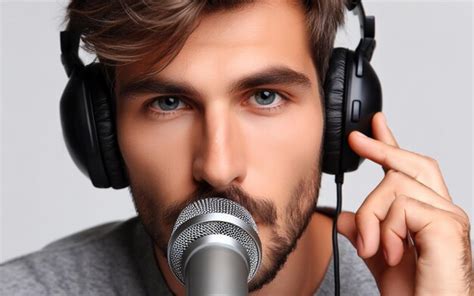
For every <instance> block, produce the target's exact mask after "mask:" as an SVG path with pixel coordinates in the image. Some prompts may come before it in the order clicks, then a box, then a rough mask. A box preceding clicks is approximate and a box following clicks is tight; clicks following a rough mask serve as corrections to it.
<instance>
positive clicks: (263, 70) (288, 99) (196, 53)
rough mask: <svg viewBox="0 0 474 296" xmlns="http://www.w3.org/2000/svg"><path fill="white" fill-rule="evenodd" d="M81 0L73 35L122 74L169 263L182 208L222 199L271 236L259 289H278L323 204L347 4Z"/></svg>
mask: <svg viewBox="0 0 474 296" xmlns="http://www.w3.org/2000/svg"><path fill="white" fill-rule="evenodd" d="M77 2H78V4H75V2H73V3H72V4H71V5H70V17H71V22H70V25H71V26H79V27H81V28H82V30H83V31H84V33H85V41H86V42H87V43H86V44H87V45H88V46H89V47H90V48H92V49H94V50H95V51H96V52H97V54H98V56H99V58H100V59H101V60H102V61H105V62H106V63H108V64H110V65H113V67H114V73H115V74H114V75H115V86H114V91H115V95H116V122H117V138H118V142H119V147H120V150H121V152H122V156H123V159H124V161H125V166H126V168H127V172H128V175H129V180H130V189H131V192H132V195H133V198H134V202H135V206H136V208H137V211H138V214H139V216H140V218H141V220H142V222H143V224H144V225H145V228H146V230H147V232H148V233H149V234H150V236H151V237H152V239H153V241H154V243H155V246H156V249H157V250H158V252H159V253H160V255H163V256H164V255H165V254H166V252H165V250H166V244H167V241H168V239H169V236H170V233H171V228H172V225H173V223H174V219H176V217H177V215H178V214H179V211H180V210H181V209H183V208H184V207H185V206H186V205H187V204H188V203H190V202H192V201H193V200H195V199H197V198H203V197H206V196H222V197H225V198H230V199H232V200H235V201H237V202H239V203H241V204H242V205H244V206H245V207H246V208H247V209H248V210H249V211H250V212H251V214H252V215H253V216H254V218H255V220H256V222H257V225H258V227H259V232H260V237H261V240H262V247H263V262H262V267H261V268H260V270H259V272H258V273H257V275H256V277H255V279H254V280H253V282H252V283H251V287H250V288H251V290H252V289H257V288H259V287H261V286H262V285H263V284H265V283H267V282H269V281H271V279H272V278H273V277H274V276H275V275H276V273H277V272H278V270H279V269H280V268H281V266H282V265H283V264H284V262H285V260H286V258H287V256H288V254H289V253H290V252H291V250H292V249H293V248H294V247H295V244H296V241H297V239H298V238H299V236H300V235H301V234H302V232H303V230H304V229H305V226H306V225H307V223H308V221H309V218H310V217H311V214H312V213H313V210H314V207H315V205H316V201H317V196H318V191H319V185H320V177H321V160H322V141H323V131H324V110H323V104H322V97H321V95H322V94H321V91H320V89H321V85H322V77H324V74H325V71H326V69H327V63H328V59H329V55H330V49H331V48H332V43H333V40H334V36H335V32H336V29H337V26H338V25H339V24H340V23H342V18H343V8H344V7H343V3H342V0H341V1H337V0H333V1H328V0H321V1H317V2H315V3H312V4H311V3H309V4H303V2H305V3H306V2H311V1H284V0H281V1H273V0H272V1H178V0H176V1H169V0H168V1H156V3H151V1H145V0H143V1H118V2H117V3H116V2H107V3H106V4H104V3H103V1H93V2H97V3H95V4H93V5H92V4H91V5H87V4H85V3H87V2H88V1H77ZM79 2H80V3H79ZM127 2H130V3H133V4H127ZM83 3H84V4H83ZM112 3H113V4H112ZM115 3H116V4H115ZM101 6H102V7H101ZM127 20H128V21H127ZM134 30H135V31H134Z"/></svg>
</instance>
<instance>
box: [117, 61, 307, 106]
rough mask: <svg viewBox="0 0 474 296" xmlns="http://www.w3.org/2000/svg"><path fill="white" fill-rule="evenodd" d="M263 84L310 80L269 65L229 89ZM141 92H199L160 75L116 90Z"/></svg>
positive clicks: (126, 94)
mask: <svg viewBox="0 0 474 296" xmlns="http://www.w3.org/2000/svg"><path fill="white" fill-rule="evenodd" d="M264 85H295V86H301V87H303V88H311V80H310V79H309V78H308V77H307V76H306V75H305V74H303V73H301V72H298V71H295V70H293V69H290V68H288V67H286V66H278V67H270V68H267V69H264V70H262V71H259V72H256V73H253V74H250V75H249V76H246V77H243V78H241V79H239V80H238V81H236V82H234V83H233V84H232V85H231V87H230V88H229V91H230V92H231V93H236V92H239V91H243V90H248V89H252V88H258V87H261V86H264ZM143 93H162V94H165V93H166V94H175V95H186V96H199V92H198V91H197V90H196V89H195V88H194V87H193V86H192V85H189V84H188V83H186V82H179V81H174V80H169V79H165V78H161V77H149V78H145V79H137V80H132V81H130V82H127V83H125V85H124V86H123V87H121V88H119V90H118V96H119V97H120V98H122V97H130V96H133V95H134V94H143Z"/></svg>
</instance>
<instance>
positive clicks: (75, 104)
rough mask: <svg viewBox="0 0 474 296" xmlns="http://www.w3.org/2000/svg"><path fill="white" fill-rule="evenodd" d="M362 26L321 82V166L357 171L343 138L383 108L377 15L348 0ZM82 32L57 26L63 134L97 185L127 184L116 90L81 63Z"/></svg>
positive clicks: (365, 126)
mask: <svg viewBox="0 0 474 296" xmlns="http://www.w3.org/2000/svg"><path fill="white" fill-rule="evenodd" d="M346 6H347V8H348V10H349V11H354V12H355V13H356V14H357V15H358V17H359V22H360V26H361V35H362V37H361V40H360V43H359V45H358V46H357V48H356V50H355V51H352V50H349V49H346V48H335V49H334V50H333V53H332V56H331V59H330V62H329V69H328V72H327V74H326V78H325V82H324V92H325V108H326V110H325V133H324V156H323V172H324V173H327V174H333V175H336V176H337V175H342V174H344V173H345V172H351V171H355V170H356V169H357V168H358V167H359V165H360V163H362V161H363V159H361V158H360V157H359V156H358V155H357V154H355V153H354V152H353V151H352V150H351V149H350V147H349V145H348V143H347V137H348V136H349V134H350V133H351V132H352V131H360V132H362V133H364V134H366V135H367V136H370V137H371V136H372V130H371V121H372V117H373V116H374V114H375V113H377V112H378V111H381V110H382V88H381V85H380V81H379V79H378V77H377V75H376V73H375V71H374V69H373V68H372V66H371V65H370V60H371V58H372V54H373V52H374V49H375V39H374V37H375V18H374V17H373V16H366V15H365V12H364V8H363V6H362V3H361V1H360V0H351V1H348V2H347V3H346ZM80 36H81V34H80V32H76V31H74V30H66V31H63V32H61V61H62V63H63V65H64V68H65V70H66V73H67V75H68V77H69V82H68V83H67V85H66V88H65V89H64V92H63V94H62V97H61V103H60V112H61V125H62V129H63V136H64V140H65V142H66V146H67V148H68V150H69V153H70V155H71V157H72V159H73V160H74V162H75V164H76V165H77V167H78V168H79V169H80V170H81V171H82V172H83V173H84V174H85V175H86V176H88V177H89V178H90V179H91V181H92V184H94V186H95V187H98V188H109V187H112V188H114V189H121V188H124V187H127V186H128V185H129V183H128V177H127V173H126V170H125V166H124V162H123V159H122V156H121V154H120V149H119V147H118V144H117V139H116V132H115V110H114V95H113V91H112V89H111V87H110V83H108V80H107V76H106V73H105V71H104V67H103V66H102V65H101V64H100V63H96V62H93V63H91V64H89V65H87V66H84V64H83V62H82V61H81V59H80V58H79V41H80Z"/></svg>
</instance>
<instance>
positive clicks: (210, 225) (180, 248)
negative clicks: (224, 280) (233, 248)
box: [168, 197, 261, 283]
mask: <svg viewBox="0 0 474 296" xmlns="http://www.w3.org/2000/svg"><path fill="white" fill-rule="evenodd" d="M215 213H222V214H229V215H232V216H234V217H237V218H239V219H240V220H241V221H242V222H244V223H241V225H236V224H234V223H229V222H225V221H219V220H206V219H203V221H202V222H197V223H193V224H190V225H188V226H185V227H182V228H180V229H178V228H179V227H180V226H181V225H182V224H183V223H185V222H186V221H189V220H190V219H192V218H194V217H198V216H202V217H205V216H206V215H208V214H215ZM242 226H243V227H242ZM244 228H247V229H244ZM249 229H250V231H249ZM177 230H178V232H177ZM252 230H253V232H254V233H255V235H252ZM213 234H219V235H225V236H228V237H230V238H233V239H234V240H235V241H237V242H238V243H239V244H240V245H241V246H242V247H243V248H244V249H245V251H246V253H247V256H248V259H249V261H250V262H248V263H249V267H250V272H249V275H248V278H247V280H248V281H250V280H251V279H252V278H253V276H254V275H255V273H256V272H257V269H258V267H259V265H260V261H261V246H260V240H259V238H258V234H257V225H256V223H255V221H254V220H253V218H252V216H251V214H250V213H249V212H248V211H247V210H246V209H245V208H244V207H243V206H241V205H239V204H238V203H236V202H233V201H231V200H228V199H225V198H216V197H212V198H206V199H200V200H197V201H195V202H193V203H191V204H190V205H188V206H187V207H186V208H184V209H183V210H182V211H181V213H180V215H179V216H178V219H177V220H176V223H175V226H174V227H173V232H172V234H171V239H170V242H169V244H168V263H169V265H170V267H171V270H172V271H173V273H174V274H175V276H176V277H177V278H178V279H179V280H180V281H181V282H182V283H184V270H183V269H184V266H183V256H184V253H185V251H186V250H187V249H188V247H189V246H190V245H191V244H192V243H193V242H195V241H196V240H198V239H199V238H201V237H204V236H207V235H213Z"/></svg>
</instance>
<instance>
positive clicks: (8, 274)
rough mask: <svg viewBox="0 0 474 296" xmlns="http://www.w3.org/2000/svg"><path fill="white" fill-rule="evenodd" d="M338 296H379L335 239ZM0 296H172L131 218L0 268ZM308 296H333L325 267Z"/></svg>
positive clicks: (350, 251) (358, 262) (352, 253)
mask: <svg viewBox="0 0 474 296" xmlns="http://www.w3.org/2000/svg"><path fill="white" fill-rule="evenodd" d="M338 241H339V256H340V257H339V258H340V278H341V295H379V292H378V289H377V286H376V284H375V281H374V279H373V277H372V275H371V274H370V272H369V270H368V269H367V267H366V265H365V264H364V262H363V261H362V259H360V258H359V257H358V256H357V252H356V250H355V249H354V248H353V247H352V245H351V243H350V242H349V241H348V240H347V239H346V238H345V237H343V236H342V235H339V238H338ZM0 295H35V296H40V295H101V296H107V295H172V294H171V292H170V291H169V289H168V287H167V285H166V282H165V281H164V279H163V277H162V275H161V272H160V270H159V268H158V267H157V265H156V264H155V260H154V257H153V251H152V245H151V240H150V238H149V236H148V235H147V234H146V232H145V231H144V228H143V226H142V224H141V223H140V221H139V220H138V218H137V217H135V218H132V219H130V220H127V221H124V222H112V223H108V224H104V225H100V226H97V227H94V228H91V229H87V230H84V231H82V232H79V233H76V234H73V235H71V236H68V237H66V238H63V239H61V240H58V241H56V242H53V243H51V244H49V245H48V246H46V247H45V248H43V249H42V250H40V251H38V252H35V253H32V254H29V255H26V256H22V257H19V258H16V259H13V260H10V261H8V262H5V263H3V264H1V265H0ZM314 295H318V296H319V295H334V278H333V264H332V261H331V264H329V267H328V270H327V272H326V275H325V277H324V279H323V282H322V284H321V286H320V287H319V289H318V291H317V292H316V293H315V294H314Z"/></svg>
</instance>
